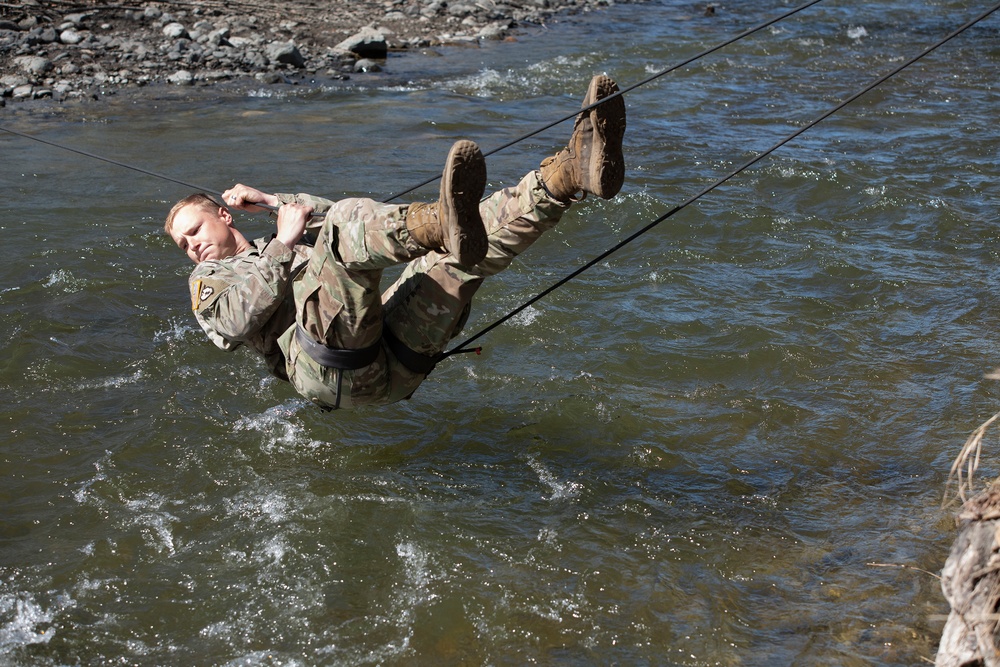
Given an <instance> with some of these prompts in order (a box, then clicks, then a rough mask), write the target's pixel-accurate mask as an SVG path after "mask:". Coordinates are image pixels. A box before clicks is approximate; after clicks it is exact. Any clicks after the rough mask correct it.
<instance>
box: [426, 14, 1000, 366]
mask: <svg viewBox="0 0 1000 667" xmlns="http://www.w3.org/2000/svg"><path fill="white" fill-rule="evenodd" d="M998 9H1000V3H998V4H996V5H993V7H991V8H989V9H987V10H986V11H984V12H983V13H982V14H980V15H979V16H977V17H975V18H973V19H971V20H970V21H968V22H967V23H965V24H963V25H962V26H961V27H959V28H956V29H955V30H954V31H952V32H951V33H949V34H948V35H946V36H945V37H942V38H941V39H940V40H938V41H937V42H934V43H933V44H931V45H930V46H928V47H926V48H925V49H924V50H923V51H921V52H920V53H918V54H917V55H915V56H913V57H912V58H910V59H908V60H906V61H904V62H903V63H902V64H901V65H898V66H896V67H894V68H893V69H892V70H890V71H889V72H887V73H886V74H883V75H882V76H880V77H878V78H877V79H875V80H874V81H872V82H871V83H869V84H868V85H866V86H865V87H864V88H862V89H860V90H859V91H857V92H856V93H854V94H853V95H850V96H849V97H847V98H846V99H844V100H843V101H841V102H840V103H838V104H837V105H835V106H833V107H831V108H830V109H828V110H827V111H825V112H823V113H821V114H820V115H819V116H817V117H816V118H815V119H813V120H812V121H810V122H809V123H807V124H806V125H804V126H803V127H801V128H799V129H797V130H796V131H794V132H792V133H791V134H789V135H788V136H786V137H785V138H783V139H781V140H780V141H778V142H777V143H776V144H774V145H773V146H771V147H770V148H768V149H766V150H765V151H763V152H761V153H760V154H758V155H757V156H755V157H753V158H751V159H749V160H747V161H746V162H744V163H743V164H741V165H740V166H738V167H736V168H735V169H733V170H732V171H730V172H729V173H727V174H726V175H724V176H723V177H721V178H719V179H718V180H716V181H715V182H714V183H712V184H711V185H709V186H707V187H705V188H703V189H702V190H700V191H699V192H698V193H696V194H694V195H692V196H691V197H689V198H688V199H686V200H684V201H683V202H682V203H680V204H678V205H677V206H675V207H673V208H672V209H670V210H669V211H667V212H666V213H664V214H663V215H661V216H660V217H659V218H657V219H656V220H653V221H652V222H650V223H649V224H647V225H646V226H645V227H643V228H642V229H639V230H638V231H636V232H634V233H632V234H631V235H629V236H628V237H626V238H625V239H623V240H622V241H620V242H618V243H617V244H615V245H614V246H613V247H611V248H609V249H608V250H605V251H604V252H602V253H601V254H599V255H597V256H596V257H594V258H593V259H591V260H590V261H589V262H587V263H586V264H584V265H583V266H581V267H580V268H578V269H576V270H575V271H573V272H572V273H570V274H569V275H567V276H565V277H564V278H562V279H561V280H559V281H558V282H556V283H555V284H553V285H551V286H550V287H548V288H546V289H545V290H543V291H542V292H540V293H538V294H537V295H535V296H534V297H532V298H531V299H529V300H528V301H526V302H524V303H523V304H521V305H520V306H518V307H517V308H515V309H514V310H512V311H510V312H509V313H507V314H506V315H504V316H503V317H501V318H500V319H498V320H496V321H495V322H493V323H492V324H490V325H489V326H487V327H485V328H483V329H481V330H480V331H479V332H478V333H476V334H474V335H473V336H471V337H469V338H468V339H466V340H465V341H464V342H462V343H460V344H458V345H456V346H455V347H454V348H452V349H451V350H448V351H446V352H443V353H442V355H441V357H442V359H444V358H447V357H449V356H451V355H453V354H460V353H466V352H476V353H478V352H479V350H480V348H468V349H466V346H467V345H470V344H471V343H472V342H473V341H475V340H478V339H479V338H481V337H482V336H485V335H486V334H487V333H489V332H490V331H492V330H493V329H496V328H497V327H499V326H500V325H501V324H503V323H505V322H507V321H508V320H510V319H511V318H512V317H514V316H516V315H517V314H518V313H520V312H521V311H523V310H524V309H525V308H528V307H529V306H531V305H532V304H534V303H537V302H538V301H540V300H541V299H543V298H545V297H546V296H548V295H549V294H551V293H552V292H554V291H555V290H557V289H559V288H560V287H562V286H563V285H565V284H566V283H568V282H569V281H571V280H573V279H574V278H576V277H577V276H579V275H580V274H581V273H583V272H584V271H586V270H587V269H589V268H591V267H593V266H594V265H595V264H597V263H598V262H600V261H601V260H603V259H606V258H607V257H609V256H610V255H612V254H614V253H615V252H617V251H619V250H621V249H622V248H624V247H625V246H626V245H628V244H629V243H631V242H632V241H634V240H636V239H637V238H639V237H640V236H642V235H643V234H645V233H646V232H648V231H649V230H651V229H653V228H654V227H656V226H657V225H659V224H660V223H661V222H663V221H664V220H666V219H667V218H670V217H671V216H673V215H675V214H676V213H678V212H679V211H681V210H683V209H684V208H686V207H687V206H689V205H691V204H693V203H694V202H696V201H698V200H699V199H701V198H702V197H703V196H705V195H707V194H708V193H709V192H711V191H712V190H715V189H716V188H718V187H719V186H721V185H722V184H724V183H726V182H727V181H729V180H730V179H731V178H733V177H734V176H736V175H738V174H740V173H741V172H743V171H745V170H747V169H749V168H750V167H752V166H753V165H755V164H757V163H758V162H760V161H761V160H762V159H764V158H765V157H767V156H768V155H770V154H771V153H773V152H774V151H776V150H778V149H779V148H781V147H782V146H784V145H785V144H787V143H789V142H790V141H792V140H793V139H795V138H796V137H798V136H799V135H801V134H803V133H805V132H806V131H807V130H810V129H812V128H813V127H815V126H816V125H818V124H819V123H821V122H822V121H824V120H826V119H827V118H829V117H830V116H832V115H833V114H835V113H837V112H838V111H840V110H841V109H843V108H844V107H846V106H847V105H849V104H850V103H851V102H854V101H855V100H857V99H858V98H859V97H861V96H863V95H865V94H866V93H869V92H871V91H872V90H874V89H875V88H877V87H878V86H880V85H881V84H883V83H885V82H886V81H888V80H889V79H891V78H892V77H893V76H895V75H896V74H899V73H900V72H901V71H903V70H904V69H906V68H907V67H909V66H910V65H912V64H914V63H915V62H917V61H918V60H920V59H921V58H923V57H924V56H926V55H927V54H929V53H931V52H933V51H934V50H936V49H937V48H939V47H941V46H943V45H944V44H946V43H947V42H949V41H951V40H952V39H954V38H955V37H957V36H959V35H961V34H962V33H963V32H965V31H966V30H968V29H969V28H971V27H972V26H974V25H976V24H977V23H979V22H980V21H982V20H984V19H986V18H987V17H989V16H990V15H991V14H993V13H994V12H996V11H997V10H998ZM607 99H610V98H607ZM595 106H596V105H595Z"/></svg>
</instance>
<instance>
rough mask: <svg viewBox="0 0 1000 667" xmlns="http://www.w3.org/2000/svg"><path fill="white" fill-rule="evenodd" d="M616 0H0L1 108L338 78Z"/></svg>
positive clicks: (508, 36)
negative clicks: (141, 0) (169, 89)
mask: <svg viewBox="0 0 1000 667" xmlns="http://www.w3.org/2000/svg"><path fill="white" fill-rule="evenodd" d="M613 2H614V0H381V1H374V0H350V2H347V1H346V0H341V1H333V2H322V1H321V0H284V1H282V2H280V3H278V2H273V1H269V0H258V1H252V0H227V1H225V2H223V1H213V0H195V1H191V2H183V1H181V0H168V1H166V2H149V3H145V4H138V3H137V4H135V5H130V4H125V5H117V4H115V5H110V4H106V3H98V2H93V1H88V0H83V1H82V2H80V1H73V0H23V1H22V2H20V3H18V4H8V3H5V2H2V1H0V95H2V96H0V106H3V105H5V104H17V103H23V102H25V101H29V100H39V99H42V100H48V101H56V102H60V101H70V100H77V99H91V98H93V99H97V98H99V97H100V96H101V95H104V94H109V93H114V92H117V91H120V90H123V89H130V88H137V87H143V86H149V85H155V84H167V85H175V86H210V85H213V84H220V83H224V82H229V83H233V82H247V83H253V84H254V85H261V84H264V85H269V84H287V83H297V82H300V81H305V80H312V81H315V80H317V79H323V80H338V79H339V80H343V79H347V78H351V77H360V76H365V74H366V73H369V72H374V71H379V70H380V69H382V68H384V67H385V66H386V60H385V59H386V57H387V55H388V54H389V53H390V52H398V51H405V50H414V49H427V48H433V47H435V46H440V45H448V44H461V43H470V42H476V41H478V40H512V39H515V35H516V34H518V32H520V31H524V30H528V29H530V28H531V27H532V26H538V25H542V24H544V23H545V22H546V21H547V20H549V19H550V18H551V17H553V16H554V15H556V14H560V13H571V12H589V11H594V10H596V9H599V8H602V7H607V6H608V5H610V4H613Z"/></svg>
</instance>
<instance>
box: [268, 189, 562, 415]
mask: <svg viewBox="0 0 1000 667" xmlns="http://www.w3.org/2000/svg"><path fill="white" fill-rule="evenodd" d="M568 208H569V205H568V204H565V203H562V202H559V201H557V200H555V199H552V198H551V197H549V196H548V194H547V193H546V191H545V189H544V188H543V187H542V185H541V181H540V180H539V175H538V172H532V173H529V174H528V175H527V176H525V177H524V178H523V179H522V180H521V182H520V183H518V184H517V185H516V186H515V187H513V188H506V189H504V190H501V191H499V192H496V193H494V194H493V195H491V196H490V197H487V198H486V199H484V200H483V201H482V202H481V203H480V212H481V214H482V217H483V222H484V224H485V225H486V230H487V234H488V241H489V249H488V253H487V255H486V258H485V259H484V260H483V261H482V262H480V263H479V264H477V265H475V266H471V267H470V266H463V265H461V264H459V263H458V262H457V261H456V260H455V259H454V258H453V257H452V256H451V255H450V254H445V253H440V252H436V251H431V250H428V249H427V248H423V247H421V246H420V245H419V244H417V243H416V242H415V241H414V240H413V239H411V238H410V235H409V232H407V230H406V213H407V206H395V205H390V204H380V203H378V202H375V201H372V200H370V199H345V200H341V201H338V202H335V203H334V204H333V206H332V207H331V208H330V209H329V211H327V213H326V219H325V222H324V224H323V227H322V229H321V231H320V234H319V237H318V238H317V242H316V246H315V249H314V251H313V254H312V257H311V259H310V260H309V262H308V264H307V266H306V268H305V270H303V271H302V273H301V274H299V276H298V278H297V279H296V281H295V283H294V285H293V290H294V298H295V305H296V309H297V312H296V321H297V325H298V327H300V328H301V329H302V330H303V331H304V332H305V334H307V335H308V336H309V337H310V338H311V339H312V340H314V341H317V342H320V343H323V344H324V345H326V346H327V347H330V348H336V349H344V350H362V349H371V350H372V353H373V354H374V355H375V356H374V361H372V362H371V363H368V364H367V365H366V366H364V367H362V368H358V369H355V370H339V369H336V368H329V367H326V366H323V365H321V364H320V363H318V362H317V361H316V360H315V359H313V358H312V357H311V356H310V355H309V354H308V353H307V352H306V351H305V350H304V349H303V347H302V344H301V342H300V340H299V338H298V337H297V335H296V327H292V328H290V329H289V330H288V331H286V332H285V333H284V334H283V335H282V336H281V338H280V339H279V345H280V346H281V349H282V351H283V352H284V354H285V360H286V369H287V372H288V378H289V381H290V382H291V383H292V385H293V386H294V387H295V390H296V391H297V392H298V393H299V394H301V395H302V396H304V397H305V398H307V399H309V400H310V401H312V402H313V403H316V404H317V405H319V406H321V407H324V408H335V407H339V408H352V407H361V406H365V405H379V404H384V403H391V402H394V401H398V400H401V399H404V398H407V397H408V396H410V394H412V393H413V391H414V390H415V389H416V388H417V387H418V386H419V385H420V383H421V382H422V381H423V379H424V378H425V377H426V375H427V373H426V372H419V371H416V370H412V369H411V368H408V367H407V366H406V365H404V364H403V362H402V361H400V359H399V358H397V355H396V354H394V352H393V348H392V346H390V345H388V344H386V342H385V337H384V333H385V332H384V331H383V327H387V328H388V330H389V334H387V335H390V336H393V337H394V338H395V339H397V340H398V341H399V342H400V343H402V344H403V345H404V346H405V347H406V348H409V349H410V350H412V351H413V352H416V353H418V354H419V355H427V356H433V355H436V354H438V353H440V352H441V351H443V350H444V348H445V346H446V345H447V344H448V342H449V341H450V340H451V339H452V338H454V337H455V336H457V335H458V334H459V333H460V332H461V329H462V326H463V325H464V324H465V320H466V319H467V317H468V313H469V308H470V305H471V302H472V297H473V295H474V294H475V293H476V290H477V289H479V286H480V285H481V284H482V282H483V280H484V279H485V278H486V277H488V276H491V275H494V274H496V273H499V272H500V271H502V270H503V269H505V268H507V267H508V266H509V265H510V263H511V261H513V259H514V257H516V256H517V255H519V254H520V253H521V252H523V251H524V250H526V249H527V248H528V247H529V246H530V245H531V244H532V243H534V242H535V241H536V240H537V239H538V237H539V236H541V235H542V233H543V232H545V231H546V230H548V229H551V228H552V227H554V226H555V224H556V223H557V222H558V221H559V218H560V217H561V216H562V214H563V213H564V212H565V211H566V210H567V209H568ZM403 263H407V266H406V267H405V269H404V270H403V273H402V275H400V277H399V278H398V279H397V280H396V281H395V282H394V283H393V285H392V286H391V287H389V288H388V289H387V290H386V291H385V293H384V294H380V293H379V289H380V286H379V283H380V281H381V278H382V272H383V270H384V269H386V268H388V267H390V266H393V265H395V264H403ZM396 349H398V348H396ZM410 365H411V366H412V365H413V364H410Z"/></svg>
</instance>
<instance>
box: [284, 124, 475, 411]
mask: <svg viewBox="0 0 1000 667" xmlns="http://www.w3.org/2000/svg"><path fill="white" fill-rule="evenodd" d="M485 181H486V173H485V162H484V160H483V157H482V153H480V152H479V149H478V148H477V147H476V146H475V144H473V143H472V142H458V143H456V144H455V146H453V147H452V150H451V152H450V153H449V155H448V160H447V162H446V165H445V170H444V174H443V177H442V185H441V196H440V200H439V201H438V202H437V203H435V204H433V205H423V207H424V208H425V209H426V208H433V209H434V211H433V215H434V217H435V218H436V221H428V219H427V218H428V216H429V215H430V214H429V213H428V212H427V211H426V210H424V211H423V212H422V213H421V215H419V216H416V217H417V219H418V222H419V224H418V225H414V224H412V220H413V218H414V217H415V216H413V215H412V210H411V209H412V208H413V205H411V206H410V207H406V206H390V205H386V204H379V203H377V202H374V201H372V200H370V199H349V200H343V201H340V202H337V203H335V204H334V205H333V206H332V207H331V208H330V210H329V211H328V212H327V215H326V220H325V222H324V224H323V227H322V228H321V230H320V234H319V237H318V239H317V242H316V248H315V249H314V251H313V254H312V257H311V259H310V261H309V263H308V264H307V266H306V268H305V269H304V272H303V274H302V275H301V276H300V277H299V278H298V279H297V280H296V281H295V283H294V285H293V290H294V297H295V299H294V300H295V304H296V308H297V312H296V323H297V326H296V327H295V331H294V333H292V332H289V334H287V335H286V336H285V337H283V340H282V341H281V345H282V349H283V350H285V351H286V354H287V355H288V358H287V359H286V362H287V363H286V366H287V370H288V375H289V380H290V381H291V382H292V384H293V385H294V386H295V387H296V389H297V390H298V391H299V393H300V394H302V395H303V396H306V397H307V398H310V400H313V401H314V402H317V403H319V404H320V405H326V406H328V407H346V404H347V403H352V404H354V405H357V404H360V403H366V402H367V403H371V402H378V401H380V400H381V399H382V398H384V394H385V393H386V392H387V387H386V386H385V385H386V384H387V379H386V378H387V376H386V364H385V355H384V353H383V352H381V345H380V341H381V338H382V301H381V298H380V294H379V281H380V280H381V277H382V270H383V269H384V268H385V267H387V266H390V265H392V264H395V263H399V262H401V261H408V260H410V259H412V258H413V257H419V256H422V255H426V254H427V253H428V252H430V251H429V250H428V248H427V247H426V246H425V245H424V244H425V242H426V241H427V240H428V238H429V237H428V235H427V233H426V232H427V227H428V226H432V227H433V226H435V225H436V227H437V231H438V232H439V237H438V238H437V239H433V238H431V241H434V240H437V241H438V242H439V243H440V245H441V246H443V247H442V248H441V249H442V250H448V249H449V248H453V249H455V251H456V252H460V253H463V254H464V255H465V256H470V254H471V256H473V258H481V257H482V255H483V254H485V236H486V233H485V229H484V228H483V223H482V218H481V217H480V215H479V209H478V204H479V199H480V197H481V196H482V192H483V189H484V187H485ZM414 227H416V231H414ZM476 229H478V235H479V237H480V241H481V245H482V249H481V250H479V249H477V248H476V247H474V246H475V244H476V242H475V239H474V237H475V235H476V234H475V230H476ZM449 234H451V235H450V236H449ZM470 238H472V239H473V240H472V242H471V243H470V242H469V239H470ZM448 256H451V254H450V253H449V255H448ZM477 261H478V259H477ZM342 399H346V400H342Z"/></svg>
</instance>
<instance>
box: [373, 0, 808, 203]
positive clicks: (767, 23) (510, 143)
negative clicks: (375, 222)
mask: <svg viewBox="0 0 1000 667" xmlns="http://www.w3.org/2000/svg"><path fill="white" fill-rule="evenodd" d="M822 1H823V0H809V2H807V3H805V4H803V5H799V6H798V7H796V8H795V9H791V10H789V11H787V12H785V13H784V14H781V15H779V16H776V17H774V18H772V19H768V20H767V21H764V22H763V23H761V24H759V25H756V26H754V27H752V28H748V29H747V30H744V31H743V32H741V33H739V34H738V35H736V36H735V37H730V38H729V39H727V40H725V41H724V42H721V43H719V44H716V45H715V46H713V47H710V48H708V49H705V50H704V51H701V52H700V53H696V54H695V55H693V56H691V57H690V58H687V59H685V60H682V61H680V62H679V63H676V64H675V65H671V66H670V67H668V68H666V69H664V70H661V71H659V72H657V73H656V74H653V75H652V76H649V77H646V78H645V79H643V80H642V81H640V82H639V83H634V84H632V85H631V86H628V87H627V88H623V89H621V90H619V91H618V92H617V93H615V94H614V95H608V96H607V97H605V98H602V99H601V100H600V101H598V102H594V103H593V104H591V105H590V106H587V107H584V108H582V109H580V110H578V111H574V112H573V113H571V114H570V115H568V116H563V117H562V118H560V119H558V120H554V121H552V122H551V123H549V124H547V125H543V126H542V127H539V128H538V129H535V130H532V131H531V132H528V133H527V134H525V135H522V136H520V137H518V138H517V139H513V140H511V141H508V142H507V143H505V144H502V145H500V146H497V147H496V148H493V149H490V150H488V151H486V152H484V153H483V157H489V156H490V155H493V154H494V153H499V152H500V151H502V150H506V149H508V148H510V147H511V146H513V145H514V144H519V143H521V142H522V141H524V140H525V139H530V138H531V137H533V136H535V135H536V134H541V133H542V132H544V131H545V130H548V129H550V128H553V127H555V126H556V125H558V124H560V123H564V122H566V121H567V120H570V119H572V118H576V116H577V114H581V113H586V112H588V111H590V110H591V109H594V108H596V107H599V106H601V105H602V104H604V103H605V102H607V101H608V100H613V99H614V98H616V97H621V96H622V95H624V94H625V93H628V92H630V91H633V90H635V89H636V88H639V87H640V86H645V85H646V84H648V83H651V82H652V81H655V80H656V79H658V78H660V77H661V76H664V75H666V74H669V73H670V72H673V71H675V70H678V69H680V68H681V67H684V66H685V65H690V64H691V63H693V62H694V61H696V60H699V59H701V58H704V57H705V56H707V55H709V54H712V53H715V52H716V51H719V50H720V49H723V48H725V47H727V46H729V45H730V44H733V43H735V42H738V41H739V40H741V39H743V38H744V37H749V36H750V35H752V34H754V33H755V32H759V31H761V30H763V29H764V28H767V27H768V26H772V25H774V24H775V23H777V22H779V21H783V20H784V19H786V18H788V17H789V16H792V15H793V14H798V13H799V12H801V11H802V10H804V9H808V8H809V7H812V6H813V5H815V4H817V3H819V2H822ZM440 178H441V176H440V175H438V176H433V177H431V178H428V179H427V180H425V181H422V182H420V183H417V184H416V185H414V186H411V187H409V188H407V189H406V190H403V191H402V192H399V193H397V194H394V195H392V196H391V197H389V198H388V199H384V200H383V202H384V203H388V202H391V201H392V200H393V199H399V198H400V197H402V196H403V195H408V194H410V193H411V192H413V191H414V190H417V189H418V188H422V187H424V186H425V185H429V184H431V183H433V182H434V181H437V180H439V179H440Z"/></svg>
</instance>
